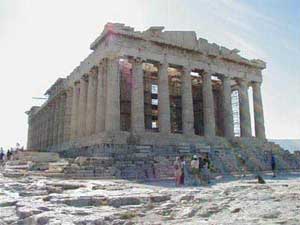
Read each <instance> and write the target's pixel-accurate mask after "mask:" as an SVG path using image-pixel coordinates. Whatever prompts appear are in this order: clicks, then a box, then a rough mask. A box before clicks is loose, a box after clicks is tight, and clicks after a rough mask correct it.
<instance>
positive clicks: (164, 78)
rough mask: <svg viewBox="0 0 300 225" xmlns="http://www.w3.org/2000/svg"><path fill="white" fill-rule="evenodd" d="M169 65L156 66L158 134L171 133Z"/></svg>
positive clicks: (164, 63)
mask: <svg viewBox="0 0 300 225" xmlns="http://www.w3.org/2000/svg"><path fill="white" fill-rule="evenodd" d="M168 67H169V64H168V63H167V62H166V61H164V62H162V63H161V64H160V65H159V66H158V125H159V132H162V133H170V132H171V118H170V94H169V76H168Z"/></svg>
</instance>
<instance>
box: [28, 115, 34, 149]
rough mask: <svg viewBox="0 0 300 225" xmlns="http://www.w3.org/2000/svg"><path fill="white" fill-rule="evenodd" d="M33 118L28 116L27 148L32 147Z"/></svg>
mask: <svg viewBox="0 0 300 225" xmlns="http://www.w3.org/2000/svg"><path fill="white" fill-rule="evenodd" d="M32 133H33V132H32V119H31V116H30V115H29V116H28V132H27V149H31V148H32Z"/></svg>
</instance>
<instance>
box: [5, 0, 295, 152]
mask: <svg viewBox="0 0 300 225" xmlns="http://www.w3.org/2000/svg"><path fill="white" fill-rule="evenodd" d="M107 22H121V23H125V24H127V25H130V26H133V27H135V28H136V29H137V30H144V29H147V28H148V27H149V26H154V25H160V26H161V25H163V26H165V27H166V29H168V30H194V31H196V32H197V35H198V37H202V38H206V39H208V40H209V42H215V43H217V44H220V45H223V46H226V47H228V48H238V49H240V50H241V55H242V56H245V57H248V58H260V59H263V60H265V61H266V62H267V69H266V70H265V71H264V72H263V77H264V82H263V103H264V110H265V125H266V131H267V136H268V138H300V74H299V69H300V67H299V66H300V1H299V0H214V1H212V0H126V1H124V0H119V1H118V0H95V1H91V0H85V1H79V0H78V1H74V0H69V1H68V0H51V1H46V0H45V1H44V0H19V1H18V0H0V76H1V80H0V103H1V109H0V146H3V147H5V148H7V147H10V146H15V143H16V142H19V143H20V144H21V145H25V144H26V137H27V116H26V115H25V111H26V110H28V109H29V108H30V107H31V106H32V105H39V104H41V103H42V101H41V100H34V99H32V97H42V96H43V94H44V93H45V91H46V89H47V88H48V87H49V86H50V85H51V84H52V83H53V82H54V81H55V80H56V79H57V78H58V77H66V76H67V75H68V74H69V73H70V72H71V71H72V70H73V69H74V68H75V67H76V66H77V65H78V64H79V63H80V61H81V60H83V59H84V58H85V57H86V56H87V55H88V54H89V52H90V50H89V45H90V43H91V42H92V41H93V40H94V39H95V38H96V37H97V36H98V35H99V34H100V33H101V31H102V29H103V26H104V25H105V24H106V23H107Z"/></svg>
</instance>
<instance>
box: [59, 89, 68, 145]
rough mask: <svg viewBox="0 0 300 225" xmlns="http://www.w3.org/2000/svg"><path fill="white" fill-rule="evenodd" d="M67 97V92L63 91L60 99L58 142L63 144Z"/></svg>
mask: <svg viewBox="0 0 300 225" xmlns="http://www.w3.org/2000/svg"><path fill="white" fill-rule="evenodd" d="M66 98H67V95H66V93H63V94H62V95H61V96H60V101H59V117H58V137H57V139H58V141H57V142H58V144H62V143H63V141H64V126H65V122H64V116H65V105H66Z"/></svg>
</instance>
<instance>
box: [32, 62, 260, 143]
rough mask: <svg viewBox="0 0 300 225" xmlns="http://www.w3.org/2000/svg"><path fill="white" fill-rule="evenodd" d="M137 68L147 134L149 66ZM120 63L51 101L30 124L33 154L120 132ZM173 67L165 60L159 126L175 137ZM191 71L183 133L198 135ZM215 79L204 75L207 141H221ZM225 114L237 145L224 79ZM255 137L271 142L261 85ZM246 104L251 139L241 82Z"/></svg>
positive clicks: (139, 110)
mask: <svg viewBox="0 0 300 225" xmlns="http://www.w3.org/2000/svg"><path fill="white" fill-rule="evenodd" d="M129 61H130V62H131V65H132V90H131V91H132V93H131V132H132V133H136V134H140V133H143V132H145V122H144V120H145V118H144V117H145V116H144V82H143V77H144V71H143V61H142V60H141V59H139V58H136V59H129ZM119 66H120V65H119V59H118V58H116V59H108V58H106V59H103V60H102V61H101V62H100V63H99V65H98V66H97V67H93V68H92V69H91V71H90V72H89V73H88V74H85V75H83V76H82V77H81V78H80V80H78V81H76V82H74V85H73V87H70V88H68V89H67V90H66V91H65V92H63V93H62V94H60V95H59V96H56V97H54V98H53V99H51V100H50V101H49V102H48V104H47V106H45V107H44V108H43V109H42V110H41V111H39V112H38V113H37V114H35V115H34V118H32V119H31V120H30V126H29V131H28V145H29V146H30V148H46V147H49V146H53V145H58V144H61V143H64V142H67V141H70V140H75V139H77V138H80V137H84V136H91V135H93V134H95V133H100V132H103V131H106V132H117V131H120V68H119ZM168 67H169V64H168V62H167V61H166V60H165V61H163V62H161V63H160V64H158V65H157V69H158V126H159V132H161V133H166V134H167V133H170V132H171V118H170V98H169V78H168ZM190 74H191V68H190V67H189V66H185V67H182V75H181V97H182V98H181V99H182V129H183V134H184V135H193V134H194V110H193V96H192V82H191V75H190ZM211 76H212V73H210V72H204V73H203V74H202V82H203V83H202V85H203V86H202V95H203V121H204V136H206V137H214V136H215V135H216V131H215V130H216V121H215V112H214V97H213V91H212V80H211ZM221 80H222V89H221V94H222V100H223V101H222V104H221V105H222V112H223V121H224V124H223V127H224V136H225V137H226V138H228V139H231V138H232V137H233V136H234V134H233V115H232V105H231V92H232V90H231V78H229V77H228V76H222V77H221ZM252 88H253V102H254V119H255V133H256V137H258V138H263V139H264V138H265V128H264V117H263V107H262V98H261V89H260V83H258V82H255V83H252ZM238 90H239V101H240V105H239V106H240V126H241V136H242V137H250V136H251V135H252V132H251V120H250V107H249V96H248V82H247V81H246V80H242V79H239V80H238Z"/></svg>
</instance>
